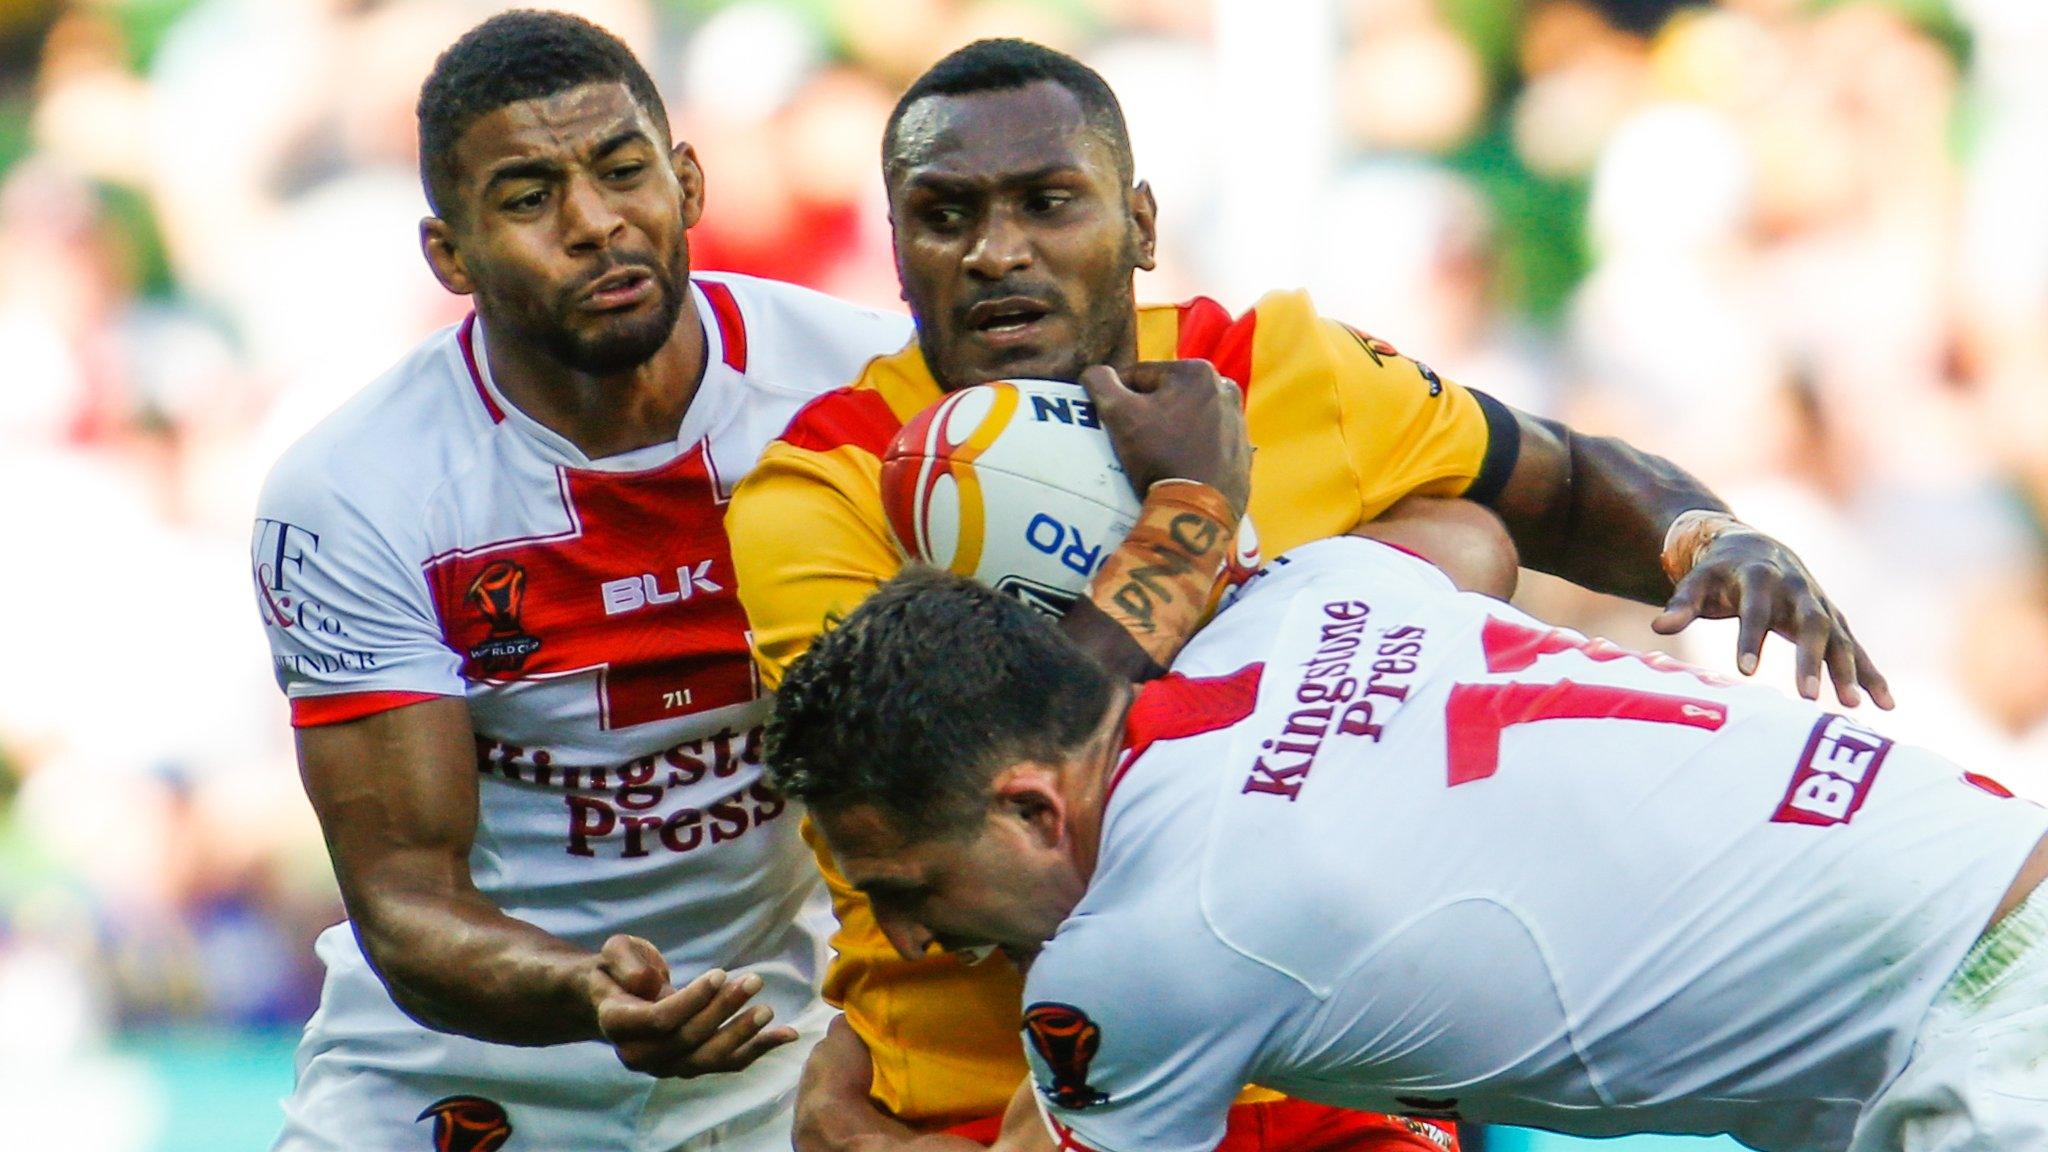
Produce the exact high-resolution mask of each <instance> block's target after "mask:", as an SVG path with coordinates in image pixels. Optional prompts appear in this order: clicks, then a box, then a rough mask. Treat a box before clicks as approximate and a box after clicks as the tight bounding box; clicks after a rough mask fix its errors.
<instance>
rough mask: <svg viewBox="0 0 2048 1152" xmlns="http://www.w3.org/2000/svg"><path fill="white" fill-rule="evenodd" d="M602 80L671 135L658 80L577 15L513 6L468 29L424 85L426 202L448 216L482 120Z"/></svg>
mask: <svg viewBox="0 0 2048 1152" xmlns="http://www.w3.org/2000/svg"><path fill="white" fill-rule="evenodd" d="M601 83H617V84H624V85H625V86H626V90H627V91H628V92H630V93H632V95H633V100H634V102H635V103H637V104H639V105H640V107H641V109H642V110H643V111H645V112H646V113H647V116H648V118H649V119H651V120H653V121H654V124H655V127H657V128H659V129H660V130H661V133H662V135H663V136H667V135H668V130H669V129H668V110H667V109H666V108H664V107H663V106H662V102H661V92H660V90H659V89H657V88H656V87H655V85H654V78H653V77H652V76H649V75H648V74H647V69H646V68H645V67H643V66H642V65H641V63H640V61H639V60H638V59H637V58H636V57H634V55H633V50H632V49H630V48H628V47H626V45H625V43H624V42H623V41H621V40H620V39H619V38H618V37H616V36H614V35H612V34H611V33H610V32H607V31H605V30H604V29H602V28H600V27H598V26H597V25H595V24H592V23H591V22H590V21H588V20H585V19H583V18H582V17H580V16H571V15H569V14H568V13H567V12H542V11H537V10H534V9H516V10H514V11H511V12H501V13H499V14H498V15H496V16H493V17H491V18H490V19H488V20H486V21H484V22H483V23H481V24H479V25H477V26H476V27H474V28H471V29H470V30H469V31H467V32H465V33H463V34H462V38H461V39H459V40H457V41H456V42H455V43H453V44H451V45H449V46H448V50H447V51H445V52H443V53H441V56H440V58H439V59H437V60H435V61H434V70H433V71H432V72H430V73H428V74H427V79H426V83H424V84H422V85H420V103H419V123H420V183H421V184H422V185H424V186H425V188H426V192H427V204H428V205H429V206H430V207H432V208H433V210H434V213H435V214H436V215H438V216H442V217H444V218H445V217H446V216H447V212H446V209H447V208H448V207H449V206H450V204H451V202H452V198H453V197H452V193H453V192H454V187H455V180H456V177H457V175H458V173H457V171H456V166H455V144H456V141H458V140H460V139H461V138H462V134H463V133H464V132H466V131H468V130H469V126H470V125H471V124H474V123H476V121H477V120H478V119H479V118H480V117H483V116H487V115H489V114H490V113H492V112H495V111H497V110H498V109H500V108H503V107H504V106H505V105H507V104H513V103H517V102H518V101H521V100H538V99H541V98H543V97H547V96H553V95H554V94H555V93H557V92H566V91H568V90H569V89H571V88H575V87H578V86H580V85H584V84H601Z"/></svg>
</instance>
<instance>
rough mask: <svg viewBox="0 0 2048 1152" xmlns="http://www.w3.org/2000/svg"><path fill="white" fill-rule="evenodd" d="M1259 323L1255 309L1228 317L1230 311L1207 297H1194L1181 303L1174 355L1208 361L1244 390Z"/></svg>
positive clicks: (1248, 385) (1248, 388) (1248, 387)
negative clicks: (1253, 341)
mask: <svg viewBox="0 0 2048 1152" xmlns="http://www.w3.org/2000/svg"><path fill="white" fill-rule="evenodd" d="M1258 324H1259V314H1258V313H1257V312H1246V313H1245V314H1244V315H1243V316H1240V317H1238V318H1237V319H1234V320H1233V319H1231V316H1230V312H1229V311H1228V310H1227V309H1225V308H1224V307H1223V305H1221V304H1218V303H1217V302H1215V301H1214V300H1211V299H1209V298H1208V297H1206V296H1197V297H1195V298H1194V299H1193V300H1190V301H1188V302H1187V303H1185V304H1183V305H1181V306H1180V339H1179V340H1178V342H1177V346H1176V347H1175V349H1174V354H1175V355H1177V356H1179V357H1180V358H1181V359H1183V360H1207V361H1208V362H1209V363H1211V364H1214V365H1215V366H1216V372H1217V374H1218V375H1220V376H1227V377H1229V378H1230V379H1232V380H1235V381H1236V382H1237V386H1238V388H1240V389H1241V390H1243V391H1244V392H1246V393H1249V392H1251V390H1252V336H1253V334H1254V332H1255V331H1256V330H1257V328H1258Z"/></svg>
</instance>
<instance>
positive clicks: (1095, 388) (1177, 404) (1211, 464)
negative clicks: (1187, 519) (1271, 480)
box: [1080, 360, 1252, 516]
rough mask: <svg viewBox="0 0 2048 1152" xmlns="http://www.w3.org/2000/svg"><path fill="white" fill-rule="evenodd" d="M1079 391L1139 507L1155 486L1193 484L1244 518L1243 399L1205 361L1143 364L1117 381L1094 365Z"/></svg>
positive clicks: (1247, 474) (1247, 488) (1247, 479)
mask: <svg viewBox="0 0 2048 1152" xmlns="http://www.w3.org/2000/svg"><path fill="white" fill-rule="evenodd" d="M1080 383H1081V387H1083V388H1085V389H1087V390H1088V398H1089V399H1090V400H1092V401H1094V403H1095V414H1096V416H1097V418H1099V419H1100V420H1101V421H1102V427H1103V429H1104V430H1105V431H1106V432H1108V433H1109V442H1110V444H1111V445H1113V446H1114V447H1115V448H1116V457H1117V459H1118V460H1120V461H1122V462H1123V466H1124V472H1125V473H1126V474H1128V475H1129V476H1130V478H1131V486H1132V487H1133V488H1135V489H1137V492H1138V497H1139V498H1140V499H1143V498H1144V496H1145V493H1146V492H1147V491H1148V490H1149V489H1150V488H1151V487H1152V485H1153V484H1154V483H1155V482H1157V481H1160V480H1197V481H1200V482H1201V483H1204V484H1207V485H1209V486H1210V487H1212V488H1214V489H1216V490H1217V491H1219V492H1221V493H1223V498H1224V499H1226V500H1228V501H1229V502H1230V507H1231V510H1232V511H1234V512H1236V513H1237V514H1238V515H1239V516H1242V515H1244V510H1245V505H1246V504H1247V503H1248V502H1249V501H1250V499H1251V487H1252V472H1251V469H1252V449H1251V436H1250V433H1249V432H1247V431H1246V429H1245V422H1244V395H1243V393H1241V392H1240V391H1238V387H1237V385H1236V384H1234V383H1232V382H1231V381H1230V380H1228V379H1226V378H1224V377H1222V376H1219V375H1217V373H1216V368H1215V366H1214V365H1212V364H1210V363H1209V362H1208V361H1207V360H1146V361H1140V362H1139V363H1137V364H1133V365H1132V366H1131V369H1130V371H1129V372H1128V373H1125V374H1124V375H1122V376H1119V375H1118V374H1117V371H1116V369H1114V368H1111V367H1109V366H1107V365H1103V364H1098V365H1095V366H1094V367H1092V368H1087V369H1084V370H1083V371H1082V372H1081V376H1080Z"/></svg>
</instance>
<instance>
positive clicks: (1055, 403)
mask: <svg viewBox="0 0 2048 1152" xmlns="http://www.w3.org/2000/svg"><path fill="white" fill-rule="evenodd" d="M882 506H883V508H884V509H886V510H887V512H888V515H889V524H890V526H891V527H892V528H893V529H894V530H895V533H896V540H897V544H898V546H899V547H901V548H902V550H903V552H904V554H905V555H906V556H909V557H912V558H914V559H918V560H922V561H924V562H925V563H928V564H931V565H934V566H936V567H940V568H945V569H948V570H950V571H952V572H956V573H958V574H960V575H962V576H972V577H974V578H976V579H978V580H980V581H981V582H982V583H984V584H987V585H989V586H990V587H992V588H995V589H997V590H999V591H1002V592H1006V593H1008V594H1010V595H1012V596H1015V597H1017V598H1018V599H1020V600H1022V601H1024V602H1025V603H1026V604H1029V605H1031V606H1032V607H1034V608H1037V609H1039V610H1040V611H1043V612H1045V613H1047V614H1049V615H1054V616H1058V615H1060V614H1062V613H1064V612H1065V611H1066V610H1067V609H1068V608H1069V607H1071V606H1072V605H1073V603H1074V601H1075V600H1076V599H1077V598H1079V597H1080V596H1081V595H1082V593H1083V592H1084V591H1085V590H1086V589H1087V587H1088V581H1089V579H1090V578H1091V577H1093V576H1094V575H1095V572H1096V570H1097V569H1099V568H1101V567H1102V564H1103V562H1104V561H1105V560H1107V559H1108V558H1109V554H1110V553H1111V552H1113V551H1115V550H1116V546H1117V545H1118V544H1119V543H1121V542H1122V541H1123V538H1124V537H1125V536H1126V535H1128V534H1129V533H1130V530H1131V526H1132V525H1133V524H1135V523H1136V522H1137V518H1138V509H1139V500H1138V495H1137V493H1136V492H1134V491H1133V490H1132V488H1131V481H1130V478H1129V477H1128V476H1127V475H1126V474H1125V473H1124V469H1123V465H1122V464H1120V463H1118V462H1117V458H1116V453H1115V451H1114V450H1113V449H1111V447H1110V443H1109V436H1108V434H1107V433H1105V432H1104V431H1103V430H1102V425H1101V423H1100V422H1099V421H1098V420H1097V419H1096V417H1095V405H1094V404H1093V403H1092V402H1090V401H1089V399H1088V393H1087V391H1086V390H1085V389H1083V388H1082V387H1081V386H1080V385H1079V384H1065V383H1061V382H1058V381H1053V380H999V381H996V382H994V383H991V384H981V385H976V386H975V387H972V388H963V389H961V390H960V391H958V392H955V393H953V394H952V395H950V396H947V397H946V398H945V399H944V400H941V401H939V402H938V403H937V404H934V405H933V406H931V407H930V408H927V409H926V410H925V411H923V412H921V413H919V414H918V415H917V417H916V418H915V419H913V420H911V421H910V423H908V424H906V425H904V427H903V429H902V431H900V432H898V433H897V434H896V438H895V440H894V441H892V442H891V443H890V445H889V448H888V450H887V451H886V452H885V453H884V454H883V456H882Z"/></svg>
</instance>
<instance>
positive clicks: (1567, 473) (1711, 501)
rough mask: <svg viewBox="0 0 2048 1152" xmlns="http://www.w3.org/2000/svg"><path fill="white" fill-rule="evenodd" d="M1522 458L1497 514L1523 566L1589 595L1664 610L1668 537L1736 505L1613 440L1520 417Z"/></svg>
mask: <svg viewBox="0 0 2048 1152" xmlns="http://www.w3.org/2000/svg"><path fill="white" fill-rule="evenodd" d="M1515 417H1516V420H1517V422H1518V423H1519V424H1520V426H1521V441H1522V444H1521V454H1520V455H1519V456H1518V457H1517V458H1516V460H1515V469H1514V472H1513V473H1512V474H1510V475H1509V477H1508V482H1507V486H1506V487H1505V488H1504V489H1503V490H1502V492H1501V494H1500V496H1499V498H1498V499H1496V500H1495V501H1494V510H1495V511H1497V512H1499V513H1500V516H1501V519H1502V520H1503V521H1504V522H1505V523H1506V524H1507V527H1508V533H1509V534H1510V535H1511V536H1512V537H1513V538H1514V542H1515V546H1516V547H1517V548H1518V549H1519V550H1520V551H1521V555H1522V563H1524V564H1526V565H1528V566H1529V567H1531V568H1534V569H1536V570H1537V571H1539V572H1548V573H1550V574H1551V575H1553V576H1559V577H1562V578H1564V579H1566V580H1569V581H1571V582H1572V583H1574V584H1577V585H1579V586H1580V587H1582V588H1590V589H1592V590H1593V591H1595V592H1607V593H1610V594H1612V595H1616V596H1625V597H1627V598H1628V599H1630V600H1635V601H1639V602H1641V603H1644V604H1657V605H1662V604H1663V603H1664V602H1665V601H1666V600H1668V599H1669V598H1670V597H1671V592H1672V585H1671V581H1670V579H1669V578H1667V577H1666V576H1665V575H1664V571H1663V568H1662V567H1661V566H1660V565H1659V563H1658V554H1659V553H1660V552H1661V551H1662V550H1663V547H1664V532H1665V530H1666V529H1667V528H1669V527H1670V526H1671V521H1672V520H1674V519H1676V518H1677V516H1678V514H1679V513H1681V512H1685V511H1687V510H1689V509H1693V508H1708V509H1714V510H1717V511H1722V512H1725V511H1727V510H1728V506H1727V505H1726V504H1724V503H1722V502H1721V499H1720V497H1718V496H1715V495H1714V494H1713V493H1712V492H1710V491H1708V490H1707V487H1706V485H1704V484H1702V483H1700V482H1699V481H1698V480H1696V479H1694V478H1693V477H1692V475H1691V474H1689V473H1687V472H1686V471H1685V469H1683V468H1680V467H1679V466H1678V465H1676V464H1673V463H1672V462H1671V461H1669V460H1666V459H1664V458H1662V457H1660V456H1653V455H1651V454H1649V453H1648V452H1643V451H1640V450H1638V449H1636V448H1633V447H1630V446H1629V445H1628V444H1626V443H1624V442H1622V441H1620V440H1616V439H1613V438H1612V437H1607V436H1587V435H1584V434H1582V433H1577V432H1573V431H1572V430H1571V429H1570V428H1568V427H1566V426H1565V425H1564V424H1561V423H1559V422H1557V421H1555V420H1545V419H1542V418H1540V417H1536V416H1531V415H1529V414H1528V413H1526V412H1516V413H1515Z"/></svg>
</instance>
